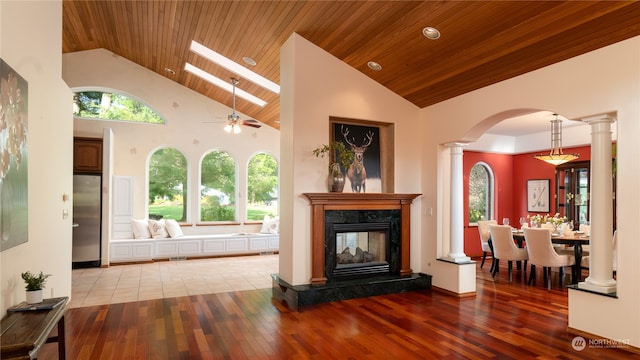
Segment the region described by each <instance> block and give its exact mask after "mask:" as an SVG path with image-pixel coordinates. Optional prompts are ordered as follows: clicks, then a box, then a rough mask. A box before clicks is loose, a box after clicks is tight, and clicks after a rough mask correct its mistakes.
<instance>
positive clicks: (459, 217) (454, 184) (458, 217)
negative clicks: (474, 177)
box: [443, 143, 471, 263]
mask: <svg viewBox="0 0 640 360" xmlns="http://www.w3.org/2000/svg"><path fill="white" fill-rule="evenodd" d="M464 145H466V144H463V143H450V144H447V145H446V146H447V147H449V148H450V151H451V190H450V191H451V194H450V200H451V207H450V214H449V215H450V216H449V219H450V229H449V232H450V234H451V239H450V240H449V241H450V248H449V249H450V250H449V251H450V252H449V255H447V256H446V257H444V258H443V260H446V261H451V262H455V263H468V262H469V261H471V258H470V257H468V256H467V255H466V254H465V253H464V232H463V231H464V223H463V222H464V199H463V196H464V191H463V181H462V169H463V167H462V147H463V146H464Z"/></svg>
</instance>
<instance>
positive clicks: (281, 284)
mask: <svg viewBox="0 0 640 360" xmlns="http://www.w3.org/2000/svg"><path fill="white" fill-rule="evenodd" d="M271 278H272V283H273V287H272V296H273V299H274V300H276V301H278V302H281V303H283V304H285V305H287V306H288V307H289V308H290V309H293V310H298V309H299V308H301V307H304V306H311V305H317V304H322V303H327V302H332V301H341V300H349V299H355V298H361V297H368V296H376V295H385V294H393V293H401V292H407V291H416V290H426V289H431V275H426V274H415V273H414V274H412V275H411V276H407V277H400V276H394V275H385V276H377V277H368V278H362V279H354V280H344V281H334V282H333V283H331V284H325V285H296V286H293V285H290V284H288V283H287V282H286V281H284V280H282V279H280V278H279V277H278V275H277V274H272V275H271Z"/></svg>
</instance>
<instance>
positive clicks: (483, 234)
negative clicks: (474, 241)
mask: <svg viewBox="0 0 640 360" xmlns="http://www.w3.org/2000/svg"><path fill="white" fill-rule="evenodd" d="M497 224H498V222H497V221H496V220H480V221H478V232H479V233H480V245H481V246H482V262H481V263H480V269H482V267H483V266H484V261H485V260H486V259H487V254H491V258H492V259H493V249H491V246H492V245H491V242H490V241H489V240H490V239H491V233H490V232H489V225H497ZM493 264H494V261H493V260H491V269H490V270H489V272H492V271H493Z"/></svg>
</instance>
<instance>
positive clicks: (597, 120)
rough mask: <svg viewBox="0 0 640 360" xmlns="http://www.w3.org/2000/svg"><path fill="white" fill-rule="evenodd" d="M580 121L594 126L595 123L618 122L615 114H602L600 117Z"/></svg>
mask: <svg viewBox="0 0 640 360" xmlns="http://www.w3.org/2000/svg"><path fill="white" fill-rule="evenodd" d="M580 120H581V121H582V122H585V123H587V124H590V125H592V124H595V123H602V122H608V123H612V122H615V121H616V117H615V115H614V114H600V115H594V116H588V117H584V118H582V119H580Z"/></svg>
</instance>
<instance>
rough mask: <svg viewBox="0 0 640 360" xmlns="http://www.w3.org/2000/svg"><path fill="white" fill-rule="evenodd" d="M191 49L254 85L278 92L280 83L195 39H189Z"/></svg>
mask: <svg viewBox="0 0 640 360" xmlns="http://www.w3.org/2000/svg"><path fill="white" fill-rule="evenodd" d="M189 49H190V50H191V51H193V52H195V53H196V54H199V55H200V56H203V57H205V58H206V59H208V60H209V61H212V62H214V63H216V64H218V65H220V66H222V67H224V68H225V69H227V70H229V71H231V72H233V73H235V74H238V75H240V77H242V78H244V79H247V80H249V81H251V82H252V83H254V84H256V85H260V86H262V87H263V88H265V89H267V90H270V91H273V92H274V93H276V94H280V85H278V84H276V83H274V82H273V81H271V80H269V79H267V78H265V77H263V76H260V75H259V74H256V73H255V72H253V71H251V70H249V69H247V68H246V67H244V66H242V65H240V64H238V63H237V62H235V61H233V60H231V59H229V58H226V57H224V56H222V55H220V54H218V53H217V52H215V51H213V50H211V49H209V48H208V47H206V46H204V45H202V44H200V43H198V42H197V41H193V40H192V41H191V47H190V48H189Z"/></svg>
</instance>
